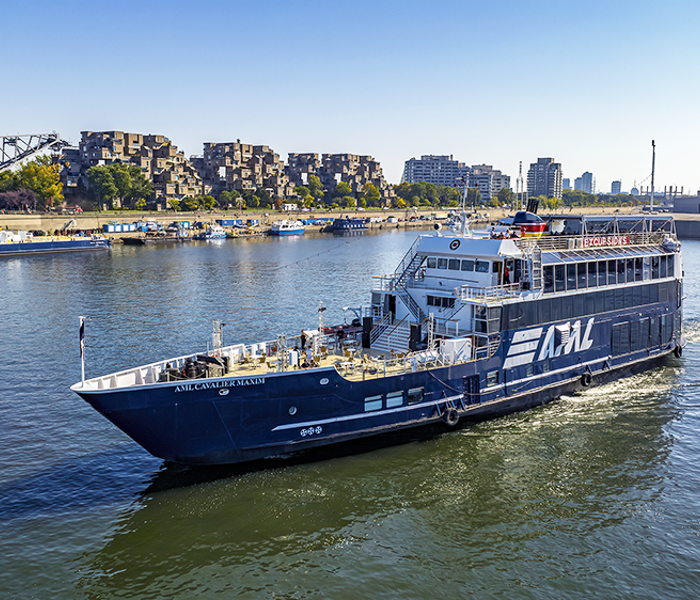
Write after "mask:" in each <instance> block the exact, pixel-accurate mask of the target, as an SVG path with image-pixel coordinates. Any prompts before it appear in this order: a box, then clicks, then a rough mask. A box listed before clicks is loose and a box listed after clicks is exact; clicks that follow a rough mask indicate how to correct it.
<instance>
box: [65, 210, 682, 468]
mask: <svg viewBox="0 0 700 600" xmlns="http://www.w3.org/2000/svg"><path fill="white" fill-rule="evenodd" d="M520 221H522V222H526V221H523V220H522V219H520ZM515 222H516V223H517V222H519V220H518V219H515ZM543 222H544V223H546V227H542V228H540V229H539V230H538V232H536V233H533V231H532V230H530V229H527V228H521V227H518V226H517V225H516V226H515V227H514V228H512V229H511V230H510V231H508V232H506V233H505V234H502V233H499V234H498V236H499V237H494V235H493V233H490V232H484V233H482V234H479V233H477V232H475V233H469V232H468V231H467V227H466V222H465V221H463V223H462V227H461V230H460V231H459V232H450V233H449V234H443V233H442V232H441V231H440V230H437V231H436V232H435V233H434V234H428V235H421V236H419V237H418V238H417V239H416V241H415V243H414V244H413V246H412V247H411V248H410V250H409V251H408V252H407V254H406V255H405V257H404V258H403V260H402V261H401V263H400V264H399V265H398V267H397V268H396V270H395V271H394V272H393V273H390V274H388V275H382V276H379V277H376V278H375V282H374V285H373V289H372V290H371V300H370V303H369V304H368V305H367V306H366V307H364V308H363V310H362V313H361V314H358V318H357V319H356V320H355V321H354V322H353V325H352V326H350V327H324V326H323V323H322V314H323V313H322V310H321V309H320V310H319V323H318V325H316V324H314V329H310V330H306V331H304V334H303V336H294V337H287V336H285V335H283V334H282V335H278V336H276V337H275V338H274V339H271V340H269V341H265V342H260V343H257V344H252V345H244V344H235V345H230V346H226V347H222V346H221V344H220V332H219V334H217V331H216V327H215V331H214V340H213V341H214V343H213V350H211V351H210V352H207V353H200V354H190V355H185V356H181V357H177V358H172V359H169V360H163V361H160V362H157V363H153V364H149V365H144V366H141V367H136V368H133V369H128V370H125V371H121V372H118V373H113V374H110V375H105V376H101V377H96V378H92V379H87V380H85V381H82V382H80V383H77V384H75V385H73V386H72V388H71V389H72V390H74V391H75V392H76V393H77V394H79V395H80V396H81V397H82V398H84V399H85V400H86V401H87V402H88V403H89V404H90V405H91V406H92V407H93V408H95V409H96V410H97V411H98V412H100V413H101V414H102V415H104V416H105V417H106V418H107V419H109V420H110V421H111V422H112V423H114V424H115V425H116V426H117V427H119V428H120V429H122V430H123V431H124V432H125V433H126V434H127V435H129V436H130V437H132V438H133V439H134V440H135V441H136V442H138V443H139V444H140V445H141V446H143V447H144V448H145V449H146V450H148V451H149V452H150V453H151V454H153V455H155V456H158V457H161V458H163V459H166V460H169V461H174V462H178V463H187V464H198V465H209V464H228V463H238V462H244V461H249V460H255V459H260V458H265V457H273V456H281V455H287V454H288V453H293V452H296V451H302V450H306V449H309V448H315V447H319V446H326V445H329V444H335V443H338V442H343V441H349V440H354V439H358V438H366V437H371V436H376V435H378V434H383V433H388V432H396V431H400V430H406V429H409V428H418V427H425V426H436V425H437V426H439V427H441V428H444V429H449V428H453V427H456V426H458V425H459V424H465V423H469V422H474V421H479V420H483V419H487V418H493V417H496V416H500V415H505V414H508V413H512V412H515V411H520V410H525V409H528V408H531V407H534V406H537V405H541V404H544V403H546V402H549V401H551V400H553V399H555V398H557V397H558V396H560V395H562V394H565V393H571V392H576V391H578V390H582V389H585V388H587V387H588V386H591V385H597V384H601V383H604V382H609V381H613V380H616V379H618V378H620V377H624V376H627V375H630V374H632V373H636V372H640V371H643V370H645V369H649V368H652V367H654V366H656V365H658V364H659V363H660V362H661V361H662V359H663V358H664V357H665V356H667V355H669V354H675V355H676V356H680V354H681V351H682V347H683V345H684V340H683V336H682V328H681V315H682V297H683V290H682V272H683V268H682V263H681V253H680V243H679V242H678V241H677V239H676V235H675V225H674V221H673V219H672V218H670V217H666V216H663V217H660V216H634V217H551V218H549V219H548V220H546V221H543ZM217 336H218V337H217Z"/></svg>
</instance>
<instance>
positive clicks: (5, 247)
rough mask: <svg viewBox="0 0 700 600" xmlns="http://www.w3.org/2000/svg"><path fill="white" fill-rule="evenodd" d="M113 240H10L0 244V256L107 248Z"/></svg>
mask: <svg viewBox="0 0 700 600" xmlns="http://www.w3.org/2000/svg"><path fill="white" fill-rule="evenodd" d="M111 246H112V241H111V240H110V239H107V238H100V239H90V238H85V239H84V240H82V239H70V240H53V241H45V242H44V241H41V242H35V241H32V242H10V243H4V244H0V256H19V255H27V254H53V253H56V252H80V251H84V250H107V249H109V248H110V247H111Z"/></svg>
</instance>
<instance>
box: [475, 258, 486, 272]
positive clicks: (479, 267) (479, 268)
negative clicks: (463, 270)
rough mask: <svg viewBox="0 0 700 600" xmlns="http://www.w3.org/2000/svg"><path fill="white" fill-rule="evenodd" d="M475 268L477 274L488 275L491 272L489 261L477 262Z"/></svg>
mask: <svg viewBox="0 0 700 600" xmlns="http://www.w3.org/2000/svg"><path fill="white" fill-rule="evenodd" d="M474 268H475V270H476V272H477V273H488V272H489V261H487V260H477V261H476V264H475V265H474Z"/></svg>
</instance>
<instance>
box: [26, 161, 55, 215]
mask: <svg viewBox="0 0 700 600" xmlns="http://www.w3.org/2000/svg"><path fill="white" fill-rule="evenodd" d="M17 176H18V181H17V185H18V186H19V187H18V189H25V190H32V191H33V192H34V193H35V194H36V196H37V198H38V199H39V204H40V205H41V206H42V207H50V206H52V205H53V204H57V203H60V202H61V201H62V200H63V193H62V192H63V184H62V183H61V181H60V177H59V166H58V165H57V164H53V163H52V161H51V158H50V157H48V156H39V157H38V158H36V159H35V160H33V161H32V162H29V163H27V164H25V165H23V166H22V167H21V168H20V170H19V171H18V173H17Z"/></svg>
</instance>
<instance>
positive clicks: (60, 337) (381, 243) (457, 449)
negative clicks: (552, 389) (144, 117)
mask: <svg viewBox="0 0 700 600" xmlns="http://www.w3.org/2000/svg"><path fill="white" fill-rule="evenodd" d="M415 236H416V232H404V231H399V230H392V231H389V232H382V233H380V234H378V235H365V236H361V237H352V238H339V237H332V236H329V235H326V236H323V235H319V236H316V237H314V236H307V237H306V238H287V239H284V238H282V239H267V238H266V239H253V240H247V241H246V240H226V241H222V242H219V243H206V242H203V243H192V244H189V245H182V246H171V247H141V248H139V247H129V246H119V245H117V246H115V248H114V249H113V250H112V251H111V252H102V253H78V254H75V255H55V256H44V257H23V258H12V259H3V260H2V261H0V281H2V284H1V286H0V290H1V292H0V299H1V300H2V311H3V315H2V329H1V330H0V331H1V333H0V344H1V347H2V350H3V352H2V358H1V361H0V365H1V366H0V375H1V377H2V393H1V394H0V599H2V600H5V599H11V598H12V599H14V598H21V599H25V598H40V599H44V598H46V599H51V600H60V599H75V598H88V599H97V598H101V599H102V598H104V599H111V598H139V599H141V598H153V599H155V598H195V597H196V598H220V597H223V598H233V597H236V598H246V599H248V598H249V599H259V598H270V599H272V598H274V599H291V598H305V599H306V598H313V599H316V598H329V599H334V600H335V599H346V598H347V599H356V598H392V599H393V598H396V599H402V600H403V599H414V598H415V599H421V598H426V599H428V598H429V599H434V598H435V597H438V596H442V597H445V598H467V597H468V598H499V597H500V598H509V599H510V598H533V599H535V598H536V599H542V598H606V599H607V598H695V597H697V595H698V592H699V591H700V539H699V534H700V494H699V492H700V469H698V467H697V464H698V462H700V437H699V436H698V435H697V431H698V426H699V424H700V344H699V342H700V302H699V300H700V272H698V270H697V269H696V267H695V265H697V264H699V261H700V242H693V241H687V242H684V245H683V252H684V261H685V265H686V267H685V269H686V270H685V273H686V281H685V290H686V295H687V299H686V304H685V318H684V327H685V330H686V336H687V337H688V340H689V345H688V347H687V348H686V349H685V352H684V354H683V357H682V358H681V359H668V361H667V362H666V364H665V366H664V367H662V368H659V369H656V370H654V371H651V372H648V373H645V374H643V375H639V376H636V377H633V378H630V379H625V380H621V381H619V382H617V383H614V384H611V385H606V386H603V387H596V388H592V389H590V390H589V391H586V392H584V393H581V394H578V395H575V396H572V397H566V398H562V399H561V400H559V401H558V402H555V403H552V404H550V405H548V406H545V407H541V408H537V409H535V410H531V411H529V412H526V413H522V414H517V415H512V416H509V417H506V418H502V419H498V420H494V421H490V422H486V423H482V424H479V425H476V426H472V427H469V428H466V429H462V430H459V431H454V432H450V433H446V434H444V435H441V436H438V437H434V438H432V439H430V438H427V439H416V440H414V441H411V442H408V443H404V444H402V445H398V446H391V447H384V448H377V447H374V448H373V447H371V446H369V445H368V446H366V447H363V448H362V449H363V450H365V451H364V452H361V453H358V454H354V455H349V456H335V457H331V456H323V455H321V456H318V457H316V460H314V461H311V462H297V463H290V464H282V465H277V464H275V465H271V466H270V467H269V468H264V469H263V468H257V469H246V468H238V469H217V470H212V469H204V470H198V469H186V468H180V467H174V466H170V465H165V464H164V463H163V461H161V460H159V459H156V458H153V457H152V456H150V455H149V454H147V453H146V452H145V451H144V450H142V449H141V448H140V447H139V446H137V445H136V444H135V443H133V442H132V441H131V440H130V439H129V438H127V437H126V436H125V435H124V434H122V433H121V432H120V431H118V430H117V429H115V428H114V427H113V426H112V425H110V424H109V423H108V422H107V421H106V420H105V419H103V418H102V417H101V416H100V415H98V414H97V413H95V412H94V411H92V409H90V408H89V407H88V405H87V404H85V403H84V402H83V401H82V400H81V399H80V398H79V397H78V396H76V395H74V394H73V393H72V392H70V390H69V389H68V388H69V386H70V385H71V384H72V383H75V382H76V381H78V380H79V379H80V358H79V346H78V316H80V315H87V316H88V321H87V329H86V338H87V339H86V342H87V343H86V346H87V347H86V360H87V366H86V370H87V376H95V375H99V374H104V373H107V372H111V371H114V370H117V369H120V368H126V367H129V366H135V365H137V364H142V363H146V362H152V361H155V360H158V359H162V358H167V357H169V356H178V355H181V354H183V353H187V352H192V351H195V350H200V349H206V347H207V343H210V340H211V327H212V320H214V319H221V320H223V321H224V322H225V323H226V326H225V328H224V332H225V333H224V336H225V340H224V342H225V343H233V342H234V341H244V342H253V341H259V340H262V339H271V338H272V337H274V335H275V334H276V333H278V332H282V331H284V332H287V333H296V332H298V330H300V329H301V327H302V326H303V327H314V326H315V325H317V322H318V321H317V314H318V313H317V310H318V305H319V301H322V302H323V303H324V305H326V306H328V310H327V311H326V312H325V313H323V314H324V319H325V322H326V323H339V322H342V320H343V319H344V318H345V317H348V318H352V313H350V312H344V311H343V310H342V308H341V307H344V306H350V307H353V306H359V305H360V304H361V303H366V302H367V301H368V299H369V289H370V286H371V278H372V275H375V274H383V273H389V272H391V271H393V269H394V267H395V265H396V264H397V263H398V261H399V260H400V259H401V257H402V256H403V254H404V253H405V252H406V250H407V249H408V248H409V247H410V245H411V243H412V242H413V240H414V239H415Z"/></svg>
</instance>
